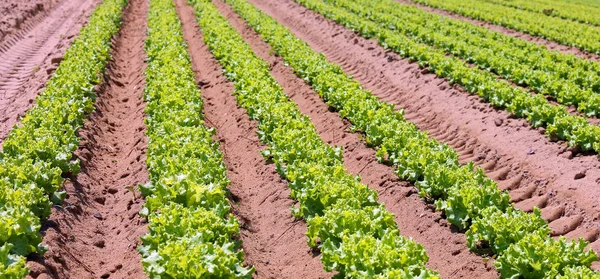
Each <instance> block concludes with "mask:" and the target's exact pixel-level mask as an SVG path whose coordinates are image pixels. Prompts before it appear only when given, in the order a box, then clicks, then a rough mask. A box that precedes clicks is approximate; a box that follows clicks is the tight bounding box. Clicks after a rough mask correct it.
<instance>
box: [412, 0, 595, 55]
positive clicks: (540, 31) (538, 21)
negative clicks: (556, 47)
mask: <svg viewBox="0 0 600 279" xmlns="http://www.w3.org/2000/svg"><path fill="white" fill-rule="evenodd" d="M412 1H413V2H416V3H420V4H424V5H427V6H431V7H435V8H439V9H443V10H447V11H451V12H454V13H458V14H460V15H463V16H466V17H470V18H474V19H478V20H483V21H487V22H491V23H493V24H497V25H501V26H505V27H508V28H511V29H515V30H518V31H522V32H525V33H528V34H531V35H533V36H539V37H542V38H545V39H547V40H551V41H555V42H557V43H560V44H564V45H568V46H574V47H576V48H579V49H582V50H585V51H587V52H590V53H596V54H600V30H598V28H597V27H596V26H592V25H588V24H585V23H579V22H574V21H570V20H562V19H560V18H556V17H551V16H546V15H542V14H539V13H538V12H531V11H527V10H521V9H516V8H512V7H506V6H501V5H496V4H493V3H486V2H489V0H487V1H477V0H466V1H464V0H412ZM519 2H521V1H519ZM524 2H527V1H524ZM555 2H556V1H552V2H551V3H552V4H551V5H552V6H554V5H555ZM544 9H547V7H546V8H544ZM544 9H543V10H544ZM543 10H542V13H543ZM551 14H554V12H552V13H551ZM592 16H593V15H592ZM596 18H597V17H596ZM582 34H584V35H582Z"/></svg>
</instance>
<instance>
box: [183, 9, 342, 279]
mask: <svg viewBox="0 0 600 279" xmlns="http://www.w3.org/2000/svg"><path fill="white" fill-rule="evenodd" d="M175 2H176V4H177V10H178V13H179V15H180V18H181V19H182V22H183V30H184V38H185V40H186V41H187V43H188V45H189V46H190V47H189V48H188V51H189V53H190V56H191V58H192V65H193V68H194V71H195V75H196V80H197V81H198V84H199V85H200V89H201V91H202V97H203V99H204V101H205V103H204V112H205V119H206V124H207V126H210V127H214V128H216V130H217V134H216V135H215V140H217V141H219V142H220V145H221V150H222V152H223V154H224V155H225V158H224V161H225V164H226V165H227V176H228V177H229V179H230V180H231V185H230V186H229V190H230V192H231V200H232V207H233V212H234V214H235V215H236V217H237V218H238V220H239V221H240V223H241V230H240V231H241V240H242V248H243V249H244V252H245V260H246V264H248V265H254V266H255V267H256V270H257V273H256V275H255V278H331V276H332V275H333V273H327V272H325V271H324V269H323V265H322V264H321V261H320V259H319V255H318V254H313V252H312V251H311V249H310V248H309V247H308V245H307V244H306V242H307V240H308V239H307V238H306V236H305V235H304V234H305V233H306V223H305V222H304V221H302V220H295V219H294V217H293V216H292V213H291V210H290V209H291V208H292V206H293V205H294V200H292V199H291V198H290V197H289V195H290V190H289V188H288V186H287V182H286V181H285V180H282V179H281V178H280V177H279V175H278V174H277V172H276V171H275V166H274V165H273V164H267V162H266V161H265V159H264V158H263V157H262V156H261V155H260V150H261V149H263V148H265V146H264V145H263V144H261V143H260V142H259V140H258V137H257V135H256V132H257V122H256V121H253V120H252V121H251V120H250V119H249V117H248V115H247V114H246V111H245V110H244V109H242V108H239V107H238V106H237V104H236V100H235V97H234V96H233V95H232V93H233V90H234V87H233V84H232V83H231V82H229V81H227V79H226V78H225V76H224V75H223V74H222V68H221V66H220V65H219V64H218V62H217V61H216V60H215V59H214V58H213V56H212V54H211V53H210V51H209V49H208V47H207V46H206V45H205V44H204V42H203V40H202V33H201V31H200V28H199V26H198V24H197V23H196V19H195V17H194V11H193V8H192V7H190V6H189V5H187V4H186V3H185V0H176V1H175Z"/></svg>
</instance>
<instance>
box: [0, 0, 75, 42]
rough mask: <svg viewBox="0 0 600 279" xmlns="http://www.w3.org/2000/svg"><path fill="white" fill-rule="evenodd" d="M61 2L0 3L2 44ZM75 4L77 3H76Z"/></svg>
mask: <svg viewBox="0 0 600 279" xmlns="http://www.w3.org/2000/svg"><path fill="white" fill-rule="evenodd" d="M60 1H61V0H2V1H1V2H0V42H2V41H3V40H4V39H5V38H7V37H9V36H10V35H11V34H14V33H15V32H17V31H19V30H20V29H23V28H28V27H30V26H31V25H32V24H35V23H32V22H38V21H39V20H40V17H43V15H41V14H44V13H46V12H48V11H50V10H51V9H52V8H53V7H54V6H55V5H56V4H57V3H59V2H60ZM74 2H75V1H74Z"/></svg>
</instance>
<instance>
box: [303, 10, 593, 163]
mask: <svg viewBox="0 0 600 279" xmlns="http://www.w3.org/2000/svg"><path fill="white" fill-rule="evenodd" d="M298 2H300V3H302V4H304V5H305V6H307V7H308V8H310V9H313V10H316V11H318V12H320V13H322V14H323V15H325V16H326V17H328V18H330V19H332V20H334V21H336V22H338V23H341V24H343V25H345V26H346V27H348V28H351V29H355V30H357V31H358V32H359V33H360V34H361V35H362V36H363V37H366V38H375V39H377V40H378V41H379V43H380V45H382V46H383V47H385V48H389V49H391V50H393V51H394V52H396V53H398V54H399V55H401V56H403V57H407V58H408V59H409V60H410V61H416V62H417V63H418V64H419V66H420V67H422V68H427V69H428V70H429V71H431V72H433V73H435V74H436V75H438V76H439V77H442V78H446V79H448V80H449V82H450V83H451V84H455V83H456V84H459V85H461V86H463V87H464V88H465V89H466V90H467V91H468V92H469V93H471V94H477V95H478V96H480V97H481V98H483V100H485V101H487V102H490V103H491V104H492V105H494V106H496V107H499V108H504V109H506V110H507V111H508V112H509V113H511V114H513V115H515V116H517V117H520V118H525V119H527V120H528V121H529V122H530V123H531V125H532V126H533V127H544V126H545V127H546V135H547V136H549V137H550V138H551V139H563V140H566V141H567V142H568V144H569V145H570V146H578V147H579V148H580V149H581V150H595V151H596V152H598V151H600V127H599V126H595V125H591V124H590V123H588V121H587V119H586V118H585V117H581V116H576V115H571V114H570V113H569V112H568V111H567V110H566V108H565V107H563V106H556V105H552V104H550V103H549V102H548V101H547V100H546V99H545V98H544V96H542V95H539V94H537V95H532V94H531V93H530V92H528V91H526V90H524V89H523V88H518V87H514V86H512V85H511V84H510V83H508V82H506V81H504V80H499V79H498V78H497V77H496V75H494V74H492V73H490V72H487V71H482V70H480V69H477V68H472V67H470V66H469V65H468V64H466V63H465V62H464V61H462V60H460V59H457V58H455V57H453V56H448V55H446V53H445V52H444V51H443V50H440V49H437V48H434V47H431V46H428V45H425V44H419V43H417V42H414V41H413V40H411V39H410V38H408V37H406V36H405V35H404V34H402V33H399V32H396V31H392V30H390V29H387V28H386V27H384V26H382V25H381V24H378V23H374V22H371V21H369V20H367V19H365V18H362V17H360V16H358V15H356V14H354V13H351V12H348V11H346V10H345V9H343V8H340V7H336V6H333V5H329V4H327V3H326V2H324V1H320V0H311V1H298Z"/></svg>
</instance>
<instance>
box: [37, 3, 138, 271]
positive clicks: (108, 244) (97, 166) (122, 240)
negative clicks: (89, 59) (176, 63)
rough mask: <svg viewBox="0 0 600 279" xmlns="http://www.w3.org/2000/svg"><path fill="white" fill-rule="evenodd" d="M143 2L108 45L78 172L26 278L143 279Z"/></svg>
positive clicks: (131, 9) (84, 130)
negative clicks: (139, 187)
mask: <svg viewBox="0 0 600 279" xmlns="http://www.w3.org/2000/svg"><path fill="white" fill-rule="evenodd" d="M147 11H148V1H147V0H130V3H129V5H128V6H127V7H126V8H125V10H124V14H123V24H122V27H121V31H120V32H119V34H118V35H117V36H116V38H115V39H114V41H113V50H112V51H111V54H112V59H111V61H110V62H109V65H108V67H107V72H106V78H105V80H104V82H103V84H102V85H101V86H100V88H99V90H98V91H97V94H98V99H97V103H96V112H94V113H93V114H92V115H90V117H89V118H90V120H89V121H87V122H86V123H85V124H84V127H83V128H82V129H81V130H80V131H79V135H80V136H81V138H82V140H81V143H80V147H79V149H78V150H77V151H76V156H77V157H78V158H79V159H80V160H81V166H82V171H81V173H80V174H78V175H77V176H75V177H72V178H71V182H72V183H66V185H65V189H66V191H67V193H68V198H67V199H66V201H65V203H64V204H63V205H62V206H55V207H54V208H53V209H52V215H51V216H50V220H49V221H47V222H46V223H45V224H44V230H43V234H44V244H45V245H47V246H49V249H50V250H49V251H48V252H47V253H46V254H45V255H44V257H43V258H39V259H34V260H32V261H30V262H29V266H30V267H31V273H30V276H31V277H32V278H143V277H145V276H144V274H143V272H142V265H141V262H140V256H139V254H138V252H137V250H136V248H137V245H138V243H139V239H140V236H141V235H143V234H144V233H145V232H146V227H145V221H144V220H143V219H142V218H141V217H140V216H139V214H138V212H139V210H140V208H141V206H142V204H143V200H142V199H141V198H140V194H139V193H137V192H135V193H134V192H132V191H130V190H128V189H127V187H129V186H133V187H136V186H137V185H138V184H143V183H146V182H147V181H148V174H147V171H146V164H145V159H146V158H145V153H146V151H145V150H146V141H147V139H146V136H145V125H144V123H143V119H144V103H143V101H142V90H143V88H144V83H145V79H144V77H143V75H142V73H143V72H144V69H145V63H144V59H145V57H146V56H145V52H144V39H145V34H146V22H147Z"/></svg>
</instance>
